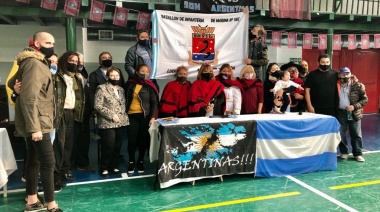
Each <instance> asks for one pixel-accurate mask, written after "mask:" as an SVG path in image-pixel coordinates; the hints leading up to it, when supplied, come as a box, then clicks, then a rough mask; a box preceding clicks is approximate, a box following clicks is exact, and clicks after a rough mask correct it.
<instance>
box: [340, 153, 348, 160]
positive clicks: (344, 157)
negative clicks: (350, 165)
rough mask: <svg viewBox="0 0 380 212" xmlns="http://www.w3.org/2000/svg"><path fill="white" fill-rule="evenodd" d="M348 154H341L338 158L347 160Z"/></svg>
mask: <svg viewBox="0 0 380 212" xmlns="http://www.w3.org/2000/svg"><path fill="white" fill-rule="evenodd" d="M347 158H348V154H341V155H340V159H343V160H347Z"/></svg>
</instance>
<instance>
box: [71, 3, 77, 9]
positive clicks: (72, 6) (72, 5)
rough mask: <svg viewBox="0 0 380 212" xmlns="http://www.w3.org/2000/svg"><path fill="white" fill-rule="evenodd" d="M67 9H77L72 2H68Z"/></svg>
mask: <svg viewBox="0 0 380 212" xmlns="http://www.w3.org/2000/svg"><path fill="white" fill-rule="evenodd" d="M69 7H70V8H73V9H76V8H77V5H76V4H75V3H74V2H70V3H69Z"/></svg>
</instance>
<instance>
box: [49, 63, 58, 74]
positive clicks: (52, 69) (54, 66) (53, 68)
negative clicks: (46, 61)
mask: <svg viewBox="0 0 380 212" xmlns="http://www.w3.org/2000/svg"><path fill="white" fill-rule="evenodd" d="M50 72H51V73H52V74H55V73H57V66H56V65H51V66H50Z"/></svg>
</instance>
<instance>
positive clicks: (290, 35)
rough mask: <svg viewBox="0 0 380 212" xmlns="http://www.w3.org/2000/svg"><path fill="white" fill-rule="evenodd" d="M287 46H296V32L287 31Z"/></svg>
mask: <svg viewBox="0 0 380 212" xmlns="http://www.w3.org/2000/svg"><path fill="white" fill-rule="evenodd" d="M288 48H297V33H295V32H289V33H288Z"/></svg>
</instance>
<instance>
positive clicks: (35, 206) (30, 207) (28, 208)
mask: <svg viewBox="0 0 380 212" xmlns="http://www.w3.org/2000/svg"><path fill="white" fill-rule="evenodd" d="M46 209H47V207H46V205H44V204H42V203H41V201H39V200H38V201H37V202H36V203H34V204H31V205H28V204H25V208H24V211H42V210H46Z"/></svg>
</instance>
